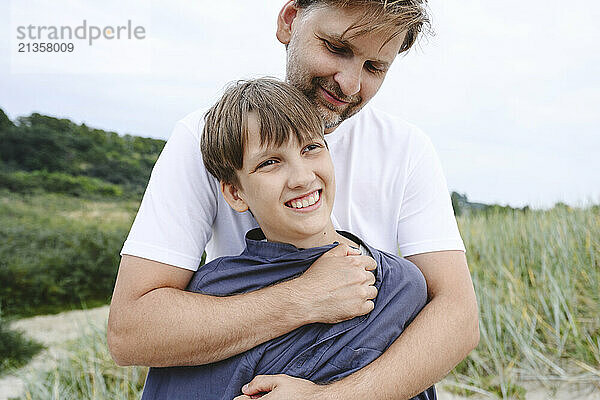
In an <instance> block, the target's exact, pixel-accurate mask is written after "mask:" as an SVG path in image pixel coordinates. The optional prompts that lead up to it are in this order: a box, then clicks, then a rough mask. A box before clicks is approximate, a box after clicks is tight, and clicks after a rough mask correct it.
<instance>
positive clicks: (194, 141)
mask: <svg viewBox="0 0 600 400" xmlns="http://www.w3.org/2000/svg"><path fill="white" fill-rule="evenodd" d="M217 194H218V192H217V185H216V180H215V178H213V177H212V176H211V175H210V174H209V173H208V172H207V171H206V169H205V168H204V164H203V162H202V153H201V151H200V144H199V141H198V137H197V136H196V135H194V133H193V132H192V131H191V130H190V128H189V127H188V125H186V124H185V123H184V122H183V121H180V122H178V123H177V124H176V126H175V128H174V130H173V133H172V135H171V137H170V138H169V140H168V141H167V144H166V145H165V147H164V149H163V151H162V152H161V154H160V156H159V157H158V160H157V161H156V164H155V166H154V169H153V170H152V175H151V176H150V181H149V183H148V187H147V188H146V192H145V193H144V197H143V199H142V203H141V205H140V208H139V210H138V213H137V216H136V217H135V220H134V222H133V225H132V227H131V231H130V232H129V236H128V237H127V240H126V241H125V244H124V245H123V249H122V250H121V255H124V254H128V255H133V256H138V257H142V258H147V259H150V260H154V261H158V262H162V263H165V264H170V265H174V266H177V267H181V268H185V269H189V270H192V271H195V270H197V269H198V266H199V264H200V260H201V257H202V253H203V251H204V248H205V246H206V244H207V243H208V241H209V240H210V238H211V235H212V224H213V221H214V219H215V216H216V212H217Z"/></svg>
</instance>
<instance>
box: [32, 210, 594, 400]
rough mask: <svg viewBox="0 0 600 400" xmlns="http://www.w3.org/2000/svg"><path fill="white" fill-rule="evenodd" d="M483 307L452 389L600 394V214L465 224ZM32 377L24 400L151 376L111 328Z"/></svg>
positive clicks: (89, 395) (470, 219) (513, 216)
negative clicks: (532, 384) (580, 387)
mask: <svg viewBox="0 0 600 400" xmlns="http://www.w3.org/2000/svg"><path fill="white" fill-rule="evenodd" d="M459 225H460V228H461V232H462V235H463V238H464V241H465V244H466V246H467V256H468V260H469V266H470V268H471V272H472V276H473V282H474V284H475V290H476V294H477V297H478V301H479V309H480V330H481V341H480V344H479V346H478V347H477V349H476V350H475V351H473V352H472V353H471V354H470V356H469V357H468V358H467V359H466V360H465V361H463V362H462V363H461V364H460V365H459V366H458V367H457V368H456V369H455V370H454V371H453V372H452V374H451V377H450V378H451V379H450V380H449V381H447V382H450V383H449V384H448V385H447V386H446V388H447V389H452V390H453V391H455V392H458V393H461V394H465V395H470V394H476V393H479V394H483V395H484V396H485V397H489V398H502V399H524V398H525V389H524V388H523V382H527V381H537V382H541V383H543V384H546V385H550V386H551V385H552V384H554V383H558V382H563V383H564V382H567V383H583V384H592V385H596V386H597V387H598V388H599V390H600V208H598V207H589V208H585V209H578V208H569V207H555V208H554V209H551V210H547V211H527V212H521V211H519V212H497V213H487V214H485V213H481V214H471V215H464V216H461V217H460V218H459ZM68 348H69V351H70V354H71V356H69V357H68V358H66V359H64V360H63V361H62V362H60V363H59V364H58V365H57V367H56V368H53V369H52V370H50V371H48V372H38V374H37V375H35V376H32V377H30V378H29V380H28V383H27V392H26V395H25V396H24V397H23V398H26V399H133V398H139V396H140V391H141V389H142V386H143V382H144V377H145V374H146V369H145V368H120V367H117V366H116V365H115V364H114V363H113V362H112V360H111V358H110V356H109V353H108V351H107V349H106V341H105V335H104V330H103V329H100V328H98V329H96V330H95V331H94V332H93V333H92V334H88V335H84V336H83V337H82V338H81V339H80V340H79V341H77V342H73V343H71V344H70V345H69V346H68Z"/></svg>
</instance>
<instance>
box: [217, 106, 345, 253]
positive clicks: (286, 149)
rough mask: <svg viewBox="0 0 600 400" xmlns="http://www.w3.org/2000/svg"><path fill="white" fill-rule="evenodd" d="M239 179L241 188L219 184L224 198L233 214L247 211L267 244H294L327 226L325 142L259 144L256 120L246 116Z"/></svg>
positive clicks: (329, 193)
mask: <svg viewBox="0 0 600 400" xmlns="http://www.w3.org/2000/svg"><path fill="white" fill-rule="evenodd" d="M290 136H293V135H290ZM237 176H238V179H239V182H240V187H239V188H235V187H234V186H233V185H228V184H222V190H223V194H224V195H225V199H226V200H227V202H228V203H229V204H230V205H231V206H232V208H233V209H235V210H236V211H245V210H246V209H248V208H249V209H250V210H251V211H252V214H253V215H254V217H255V218H256V220H257V222H258V224H259V225H260V227H261V229H262V231H263V232H264V234H265V236H266V238H267V239H268V240H270V241H276V242H283V243H294V242H296V241H298V240H303V239H306V238H307V237H309V236H312V235H316V234H319V233H321V232H322V231H324V230H325V229H327V228H328V227H329V226H330V224H331V218H330V215H331V210H332V208H333V201H334V196H335V178H334V169H333V164H332V161H331V157H330V155H329V150H328V149H327V147H326V146H325V142H324V141H323V139H321V138H319V137H315V138H314V139H312V140H311V141H309V142H306V143H302V144H299V143H297V141H296V138H295V137H290V140H288V142H287V143H284V144H283V145H281V146H279V147H277V146H261V145H260V136H259V132H258V121H257V117H256V115H255V114H254V113H250V114H249V115H248V141H247V143H246V147H245V149H244V163H243V166H242V169H241V170H239V171H237Z"/></svg>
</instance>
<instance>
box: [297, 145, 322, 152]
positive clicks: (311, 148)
mask: <svg viewBox="0 0 600 400" xmlns="http://www.w3.org/2000/svg"><path fill="white" fill-rule="evenodd" d="M321 147H323V146H321V145H320V144H318V143H311V144H309V145H308V146H306V147H304V149H302V150H303V152H304V153H306V152H309V151H313V150H316V149H320V148H321Z"/></svg>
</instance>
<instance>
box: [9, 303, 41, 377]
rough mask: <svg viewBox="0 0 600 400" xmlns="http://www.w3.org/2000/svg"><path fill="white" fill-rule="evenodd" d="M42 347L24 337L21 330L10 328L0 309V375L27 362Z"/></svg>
mask: <svg viewBox="0 0 600 400" xmlns="http://www.w3.org/2000/svg"><path fill="white" fill-rule="evenodd" d="M42 348H43V346H42V345H41V344H39V343H37V342H35V341H33V340H30V339H27V338H25V337H24V336H23V333H22V332H20V331H17V330H12V329H10V328H9V321H8V320H7V319H6V318H4V317H3V316H2V311H1V310H0V375H1V374H3V373H4V372H6V371H7V370H10V369H13V368H19V367H21V366H23V365H25V364H27V362H28V361H29V360H31V358H32V357H33V356H34V355H36V354H37V353H38V352H39V351H40V350H41V349H42Z"/></svg>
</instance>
